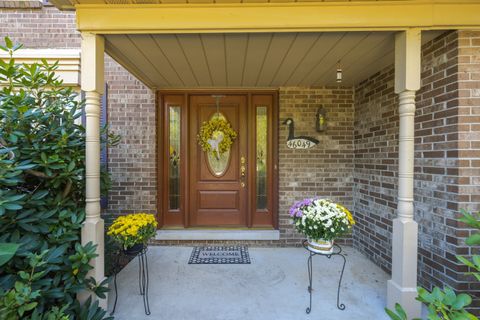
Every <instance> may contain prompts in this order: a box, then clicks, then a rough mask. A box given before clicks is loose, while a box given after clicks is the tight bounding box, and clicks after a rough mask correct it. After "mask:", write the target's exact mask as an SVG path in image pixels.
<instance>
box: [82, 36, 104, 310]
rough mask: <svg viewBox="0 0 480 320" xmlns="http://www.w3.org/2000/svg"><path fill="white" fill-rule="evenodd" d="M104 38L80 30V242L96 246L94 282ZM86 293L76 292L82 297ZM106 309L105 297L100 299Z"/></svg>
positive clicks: (98, 273) (100, 261) (98, 266)
mask: <svg viewBox="0 0 480 320" xmlns="http://www.w3.org/2000/svg"><path fill="white" fill-rule="evenodd" d="M103 59H104V39H103V37H102V36H101V35H96V34H90V33H82V53H81V87H82V90H83V91H84V92H85V100H86V101H85V117H86V124H85V127H86V146H85V158H86V161H85V163H86V168H85V179H86V204H85V212H86V218H85V223H84V224H83V228H82V244H86V243H88V242H92V243H93V244H96V245H97V254H98V257H96V258H95V259H93V260H92V261H91V262H90V264H91V265H92V267H93V269H92V270H91V271H90V275H91V276H93V277H94V278H95V280H96V281H97V282H100V281H103V280H104V278H105V273H104V223H103V219H102V218H101V217H100V105H101V100H100V99H101V95H102V94H103V90H104V89H103V88H104V62H103ZM87 294H88V293H83V294H81V295H79V299H80V300H82V299H85V298H86V297H87ZM100 305H101V306H102V307H104V308H106V305H107V301H106V299H104V300H101V301H100Z"/></svg>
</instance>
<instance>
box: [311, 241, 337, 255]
mask: <svg viewBox="0 0 480 320" xmlns="http://www.w3.org/2000/svg"><path fill="white" fill-rule="evenodd" d="M307 242H308V249H309V250H310V251H313V252H315V253H320V254H332V253H333V240H323V239H319V240H313V239H310V238H308V240H307Z"/></svg>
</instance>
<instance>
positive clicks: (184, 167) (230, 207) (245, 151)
mask: <svg viewBox="0 0 480 320" xmlns="http://www.w3.org/2000/svg"><path fill="white" fill-rule="evenodd" d="M214 95H222V98H221V99H220V100H219V105H218V108H217V106H216V101H215V98H214V97H213V96H214ZM159 109H160V110H159V113H158V114H159V117H158V120H159V121H158V123H159V129H160V131H159V132H160V133H161V134H159V140H158V150H161V152H160V153H159V157H158V158H159V159H158V160H159V168H161V169H160V170H159V179H158V180H159V186H158V190H159V196H158V203H159V205H160V208H161V209H162V210H161V215H160V219H159V222H160V225H161V227H164V228H169V227H173V228H178V227H186V228H188V227H196V228H199V227H205V228H212V227H213V228H215V227H235V228H277V225H278V222H277V192H278V191H277V170H276V168H277V156H276V149H277V148H276V147H277V144H278V141H277V121H278V118H277V109H276V93H274V92H271V91H270V92H235V91H233V92H203V91H195V92H179V91H173V92H160V95H159ZM216 116H220V117H223V118H225V119H226V120H227V121H228V122H229V123H230V125H231V127H232V128H233V130H234V131H235V132H236V133H237V137H236V139H235V140H234V142H233V144H232V146H231V149H230V151H229V153H228V154H227V153H224V154H222V156H221V157H220V159H217V158H215V157H214V156H213V155H212V154H210V153H207V152H205V151H203V150H202V148H201V147H200V146H199V144H198V138H197V135H198V133H199V131H200V128H201V126H202V124H203V123H204V122H205V121H209V120H210V119H212V117H216Z"/></svg>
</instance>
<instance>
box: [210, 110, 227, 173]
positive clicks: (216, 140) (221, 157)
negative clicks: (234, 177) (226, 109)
mask: <svg viewBox="0 0 480 320" xmlns="http://www.w3.org/2000/svg"><path fill="white" fill-rule="evenodd" d="M216 117H218V118H220V119H223V120H227V119H226V118H225V116H224V115H223V114H221V113H218V114H217V113H215V114H214V115H213V116H212V117H211V118H210V120H212V119H214V118H216ZM222 140H223V132H221V131H214V132H213V133H212V138H211V140H209V141H211V142H210V145H212V147H213V146H214V145H216V144H220V143H221V141H222ZM230 151H231V150H230V149H228V150H227V151H225V152H223V153H222V154H217V153H216V152H212V151H211V150H210V151H209V152H207V163H208V168H209V169H210V172H211V173H212V174H213V175H214V176H216V177H221V176H223V175H224V174H225V172H226V171H227V168H228V164H229V163H230V153H231V152H230Z"/></svg>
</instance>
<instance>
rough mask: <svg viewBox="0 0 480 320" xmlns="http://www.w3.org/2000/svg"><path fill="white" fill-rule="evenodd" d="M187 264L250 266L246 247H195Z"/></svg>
mask: <svg viewBox="0 0 480 320" xmlns="http://www.w3.org/2000/svg"><path fill="white" fill-rule="evenodd" d="M188 264H250V256H249V255H248V247H245V246H231V247H223V246H212V247H195V248H193V251H192V255H191V256H190V260H189V261H188Z"/></svg>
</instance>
